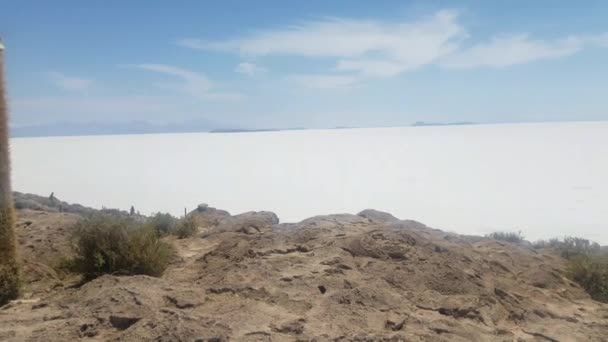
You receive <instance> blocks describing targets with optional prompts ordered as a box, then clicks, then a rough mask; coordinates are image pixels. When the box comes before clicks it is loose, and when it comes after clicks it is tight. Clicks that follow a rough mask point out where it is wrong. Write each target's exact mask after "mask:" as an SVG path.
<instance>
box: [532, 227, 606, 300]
mask: <svg viewBox="0 0 608 342" xmlns="http://www.w3.org/2000/svg"><path fill="white" fill-rule="evenodd" d="M534 248H554V249H556V250H557V251H558V252H559V253H560V255H561V256H562V257H563V258H565V259H566V260H568V268H567V275H568V278H570V279H571V280H572V281H574V282H576V283H577V284H579V285H580V286H581V287H582V288H583V289H585V291H587V293H589V295H590V296H591V298H593V299H595V300H597V301H600V302H604V303H608V252H606V251H602V248H601V247H600V245H599V244H597V243H595V242H591V241H589V240H587V239H583V238H577V237H566V238H564V239H563V240H559V239H551V240H549V241H537V242H535V243H534Z"/></svg>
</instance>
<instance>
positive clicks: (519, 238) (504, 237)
mask: <svg viewBox="0 0 608 342" xmlns="http://www.w3.org/2000/svg"><path fill="white" fill-rule="evenodd" d="M486 237H488V238H491V239H494V240H499V241H506V242H510V243H515V244H520V243H522V242H524V241H525V239H524V236H523V235H521V233H520V232H518V233H513V232H494V233H491V234H488V235H486Z"/></svg>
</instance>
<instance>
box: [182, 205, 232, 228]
mask: <svg viewBox="0 0 608 342" xmlns="http://www.w3.org/2000/svg"><path fill="white" fill-rule="evenodd" d="M188 216H189V217H193V218H194V220H195V222H196V224H197V225H198V226H199V227H203V228H211V227H215V226H217V225H218V224H219V223H220V221H222V220H223V219H225V218H228V217H230V213H229V212H227V211H226V210H220V209H216V208H213V207H210V206H208V205H207V204H205V203H203V204H199V205H198V207H197V208H196V210H194V211H192V212H190V213H188Z"/></svg>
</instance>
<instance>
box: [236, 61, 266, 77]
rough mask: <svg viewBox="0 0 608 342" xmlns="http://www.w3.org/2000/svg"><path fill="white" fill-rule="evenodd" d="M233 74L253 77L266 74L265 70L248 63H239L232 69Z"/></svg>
mask: <svg viewBox="0 0 608 342" xmlns="http://www.w3.org/2000/svg"><path fill="white" fill-rule="evenodd" d="M234 72H237V73H239V74H245V75H247V76H254V75H258V74H263V73H265V72H266V68H263V67H261V66H258V65H255V64H253V63H249V62H243V63H239V64H238V65H237V66H236V68H234Z"/></svg>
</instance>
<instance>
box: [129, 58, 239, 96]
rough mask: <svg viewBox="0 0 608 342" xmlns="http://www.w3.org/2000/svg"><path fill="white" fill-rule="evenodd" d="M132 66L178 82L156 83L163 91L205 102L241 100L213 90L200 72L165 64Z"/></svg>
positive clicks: (230, 93) (231, 94) (210, 82)
mask: <svg viewBox="0 0 608 342" xmlns="http://www.w3.org/2000/svg"><path fill="white" fill-rule="evenodd" d="M132 66H133V67H136V68H139V69H143V70H148V71H152V72H155V73H159V74H164V75H168V76H172V77H174V78H177V79H178V80H179V82H174V83H171V82H164V83H157V85H158V86H160V87H162V88H165V89H169V90H174V91H178V92H182V93H184V94H187V95H189V96H192V97H194V98H198V99H206V100H238V99H240V98H242V95H241V94H239V93H234V92H220V91H217V90H215V88H216V86H215V84H214V83H213V82H212V81H211V80H209V78H207V76H205V74H203V73H200V72H195V71H192V70H188V69H185V68H181V67H177V66H173V65H167V64H135V65H132Z"/></svg>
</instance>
